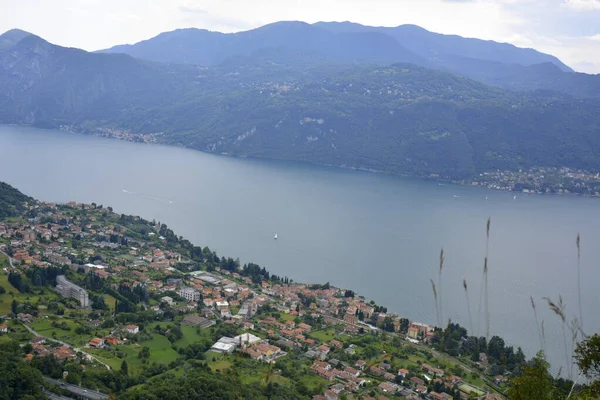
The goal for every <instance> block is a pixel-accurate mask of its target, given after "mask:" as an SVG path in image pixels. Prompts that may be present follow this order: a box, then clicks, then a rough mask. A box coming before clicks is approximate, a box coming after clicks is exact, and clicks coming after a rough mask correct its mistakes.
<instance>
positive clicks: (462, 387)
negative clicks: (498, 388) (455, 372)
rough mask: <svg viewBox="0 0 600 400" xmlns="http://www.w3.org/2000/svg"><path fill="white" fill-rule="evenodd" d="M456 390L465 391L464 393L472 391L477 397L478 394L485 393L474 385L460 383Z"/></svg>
mask: <svg viewBox="0 0 600 400" xmlns="http://www.w3.org/2000/svg"><path fill="white" fill-rule="evenodd" d="M458 390H460V391H461V392H465V393H466V394H469V395H470V394H471V393H474V394H475V395H477V397H479V396H483V395H484V394H485V393H484V392H482V391H481V390H479V389H477V388H476V387H475V386H471V385H468V384H466V383H465V384H462V385H460V386H459V387H458Z"/></svg>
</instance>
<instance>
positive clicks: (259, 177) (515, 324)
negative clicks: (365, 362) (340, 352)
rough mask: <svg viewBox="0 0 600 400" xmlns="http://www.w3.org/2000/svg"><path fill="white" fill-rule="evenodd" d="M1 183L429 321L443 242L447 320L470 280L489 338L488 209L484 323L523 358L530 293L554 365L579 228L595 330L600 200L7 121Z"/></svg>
mask: <svg viewBox="0 0 600 400" xmlns="http://www.w3.org/2000/svg"><path fill="white" fill-rule="evenodd" d="M0 180H2V181H5V182H8V183H10V184H12V185H13V186H15V187H17V188H19V189H20V190H21V191H23V192H25V193H27V194H29V195H31V196H34V197H36V198H38V199H42V200H46V201H55V202H66V201H70V200H74V201H78V202H86V203H91V202H96V203H98V204H103V205H104V206H109V205H110V206H112V207H113V208H114V209H115V211H116V212H120V213H126V214H134V215H140V216H142V217H144V218H147V219H150V220H152V219H156V220H157V221H161V222H163V223H166V224H167V225H168V226H169V227H171V228H173V229H174V230H175V231H176V232H177V233H178V234H180V235H183V236H184V237H186V238H188V239H190V240H191V241H192V242H193V243H194V244H197V245H201V246H209V247H210V248H211V249H213V250H216V251H217V252H218V253H219V255H223V256H231V257H239V258H240V260H241V261H242V263H244V262H250V261H252V262H256V263H258V264H260V265H263V266H266V267H267V269H268V270H270V271H271V272H272V273H275V274H277V275H280V276H288V277H290V278H291V279H294V280H296V281H301V282H314V283H325V282H331V284H333V285H335V286H339V287H344V288H351V289H353V290H355V291H356V292H357V293H359V294H361V295H364V296H366V297H368V298H370V299H373V300H375V301H376V302H377V303H378V304H381V305H385V306H387V307H388V309H389V310H388V311H389V312H397V313H398V314H400V315H401V316H403V317H407V318H409V319H411V320H418V321H422V322H428V323H435V322H436V320H437V317H436V311H435V306H434V299H433V295H432V289H431V284H430V279H434V281H435V282H436V285H437V275H438V264H439V253H440V248H441V247H443V248H444V250H445V255H446V261H445V264H444V269H443V274H442V280H443V284H442V287H441V288H440V287H438V292H440V293H439V295H440V296H441V298H442V299H443V305H442V314H443V318H444V320H447V319H448V318H451V319H452V320H453V321H456V322H459V323H460V324H461V325H463V326H465V327H467V328H468V329H469V330H470V326H471V323H470V322H469V317H468V311H467V310H468V308H467V300H466V298H465V297H466V296H465V292H464V290H463V287H462V280H463V278H466V279H467V282H468V285H469V296H470V301H471V313H472V314H473V318H472V319H473V331H474V332H475V333H479V334H483V335H485V328H484V325H485V324H484V322H483V318H479V317H478V316H477V314H478V312H477V310H478V309H479V304H480V288H481V285H482V272H483V259H484V253H485V242H486V241H485V226H486V220H487V218H488V217H491V218H492V226H491V234H490V246H489V304H490V315H491V318H490V319H491V321H490V331H491V333H492V334H498V335H500V336H502V337H503V338H504V339H505V340H506V341H507V342H509V344H512V345H515V346H522V347H523V348H524V350H525V352H526V353H527V355H532V354H534V353H535V352H536V351H537V350H539V349H540V341H539V339H538V333H537V328H536V323H535V320H534V316H533V311H532V308H531V305H530V299H529V297H530V296H533V298H534V299H535V300H536V301H537V306H538V307H537V308H538V314H539V319H540V320H542V319H543V320H544V321H545V322H544V324H545V331H546V340H547V348H548V353H549V359H550V361H551V362H552V363H553V364H554V365H555V366H556V365H558V364H560V363H564V350H563V344H562V343H563V342H562V331H561V325H560V321H559V319H558V317H557V316H555V315H553V314H551V313H550V312H549V311H548V307H547V306H546V305H544V304H543V302H542V297H544V296H549V297H551V298H553V299H557V298H558V295H559V294H560V295H562V296H563V298H564V300H565V302H566V303H567V309H566V310H567V316H568V318H569V319H572V318H574V317H576V316H577V315H578V311H577V310H578V308H577V269H576V260H577V250H576V245H575V238H576V235H577V233H578V232H580V233H581V247H582V253H581V265H582V267H581V270H582V272H581V274H582V284H581V291H582V299H583V312H584V327H585V329H586V331H587V332H592V331H595V332H598V331H600V314H599V313H598V312H597V306H598V304H600V291H598V289H597V283H598V282H600V267H599V265H598V262H597V260H599V259H600V246H597V245H594V243H595V242H596V240H598V239H599V238H600V218H598V213H599V211H600V199H594V198H586V197H575V196H540V195H524V194H517V198H516V199H513V194H512V193H504V192H498V191H490V190H487V189H482V188H473V187H463V186H457V185H450V184H448V185H443V184H438V183H436V182H430V181H423V180H417V179H409V178H399V177H393V176H386V175H380V174H372V173H363V172H357V171H348V170H341V169H334V168H326V167H317V166H310V165H303V164H293V163H285V162H276V161H264V160H250V159H238V158H229V157H224V156H217V155H211V154H205V153H201V152H197V151H193V150H188V149H182V148H177V147H167V146H159V145H146V144H138V143H128V142H122V141H117V140H111V139H102V138H97V137H90V136H79V135H74V134H68V133H64V132H59V131H51V130H39V129H32V128H23V127H12V126H0ZM275 233H277V234H278V240H274V239H273V237H274V235H275ZM478 322H479V323H478Z"/></svg>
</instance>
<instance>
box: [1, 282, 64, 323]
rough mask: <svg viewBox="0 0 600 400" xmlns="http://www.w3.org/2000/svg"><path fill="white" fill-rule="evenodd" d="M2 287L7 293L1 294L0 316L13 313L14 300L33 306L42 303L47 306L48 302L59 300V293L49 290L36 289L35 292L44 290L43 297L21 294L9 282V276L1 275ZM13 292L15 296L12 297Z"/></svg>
mask: <svg viewBox="0 0 600 400" xmlns="http://www.w3.org/2000/svg"><path fill="white" fill-rule="evenodd" d="M0 286H2V287H3V288H4V289H5V290H6V293H4V294H0V315H6V314H10V312H11V304H12V301H13V299H14V300H17V301H18V302H19V303H25V302H30V303H31V304H36V303H38V302H41V303H42V304H47V300H49V299H55V298H58V296H59V295H58V293H55V292H53V291H51V290H50V289H49V288H46V287H44V288H37V287H36V288H35V291H36V292H37V291H39V290H42V292H43V294H42V295H37V294H36V295H34V294H31V293H20V292H19V291H18V290H17V289H15V288H14V287H13V285H11V284H10V283H9V282H8V275H5V274H0ZM11 292H12V294H13V296H11V295H10V293H11Z"/></svg>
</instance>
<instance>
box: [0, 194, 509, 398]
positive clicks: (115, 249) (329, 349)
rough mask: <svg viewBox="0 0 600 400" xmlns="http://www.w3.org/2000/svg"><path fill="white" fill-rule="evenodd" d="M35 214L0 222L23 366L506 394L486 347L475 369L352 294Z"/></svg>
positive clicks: (368, 390) (378, 391) (341, 388)
mask: <svg viewBox="0 0 600 400" xmlns="http://www.w3.org/2000/svg"><path fill="white" fill-rule="evenodd" d="M27 209H28V211H27V212H26V213H25V215H24V216H23V217H20V218H12V219H8V220H6V221H5V222H1V223H0V251H2V254H0V257H3V259H2V260H0V265H2V266H3V268H2V270H3V271H2V275H0V286H2V287H3V288H4V290H2V294H1V295H0V300H1V302H0V315H1V316H2V317H1V318H2V319H3V321H4V322H1V323H0V335H3V337H0V340H2V339H4V340H6V339H8V338H10V339H12V340H17V341H19V342H20V343H21V344H26V345H28V346H29V345H30V346H31V347H30V350H31V351H30V352H29V353H28V354H27V355H26V357H25V358H26V360H33V359H35V358H41V357H45V356H47V355H53V356H55V358H56V359H57V360H59V361H60V362H63V363H64V362H75V364H78V365H79V366H80V367H83V368H84V369H86V368H87V369H94V368H95V369H103V368H106V369H118V368H120V367H121V368H123V366H122V365H123V362H124V361H125V362H126V363H127V364H128V365H129V367H128V368H129V372H130V373H132V372H133V373H142V372H143V373H146V372H147V370H148V369H150V367H153V368H156V369H157V371H156V372H158V374H162V373H166V372H167V371H168V370H170V369H173V368H175V369H176V370H177V368H181V365H182V363H183V362H184V361H183V360H185V359H188V360H189V359H199V360H205V362H206V363H207V365H208V366H209V367H210V368H211V369H212V370H213V371H221V372H225V371H227V370H229V368H232V367H234V366H238V365H246V364H247V363H251V364H247V365H249V366H250V367H249V368H246V369H244V368H238V369H237V371H239V372H238V373H240V374H242V375H245V376H246V379H247V380H248V381H250V382H252V381H255V382H256V381H258V382H264V381H266V383H269V382H272V383H277V384H279V385H281V386H285V385H286V384H287V383H289V382H292V381H293V382H294V384H295V385H296V386H295V387H296V390H297V391H298V392H299V393H300V394H302V395H305V396H306V397H307V398H311V397H312V398H313V399H315V400H322V399H327V400H333V399H338V398H339V399H342V398H343V399H379V400H383V399H392V398H406V399H432V400H445V399H468V398H482V399H487V400H493V399H501V398H503V397H501V396H500V395H499V394H498V393H500V392H502V390H503V388H504V387H505V382H506V378H505V377H504V376H500V375H497V376H494V375H493V373H494V371H493V370H491V368H488V367H489V365H488V362H487V357H486V354H485V352H482V353H481V354H480V357H479V359H478V360H475V361H473V360H470V359H469V356H466V357H463V358H461V359H455V358H452V357H450V356H449V355H447V354H443V353H441V352H439V351H436V350H435V349H434V347H435V346H434V347H432V345H434V344H435V343H436V342H439V336H440V334H441V332H442V331H441V330H439V329H437V328H436V327H435V326H432V325H429V324H425V323H419V322H417V321H409V320H408V319H406V318H402V317H401V316H400V315H398V314H396V313H390V312H388V310H387V309H386V308H385V307H383V306H379V305H377V304H375V303H374V302H372V301H368V300H367V299H365V298H363V297H361V296H358V295H356V294H355V293H354V292H353V291H352V290H349V289H340V288H336V287H334V286H332V285H330V284H329V283H326V284H305V283H297V282H294V281H293V280H291V279H289V278H287V277H278V276H275V275H271V274H270V273H269V272H268V271H266V270H265V269H264V268H261V267H259V266H258V265H256V264H245V265H240V263H239V261H237V260H233V259H231V258H228V259H226V258H224V257H221V258H219V257H218V256H217V255H216V253H214V252H212V251H211V250H210V249H209V248H207V247H204V248H200V247H196V246H193V245H192V244H191V243H189V242H188V241H186V240H185V239H183V238H181V237H177V236H176V235H175V234H174V233H173V232H172V231H171V230H170V229H168V227H167V226H166V225H164V224H161V223H160V222H157V221H145V220H143V219H142V218H140V217H132V216H125V215H121V214H117V213H114V212H113V210H112V209H111V208H110V207H106V208H105V207H103V206H101V205H96V204H92V205H86V204H79V203H75V202H71V203H67V204H52V203H35V204H28V205H27ZM436 337H437V339H436ZM511 351H512V348H511ZM477 354H479V353H477ZM240 360H248V361H243V362H242V361H240ZM158 364H161V365H162V367H156V365H158ZM502 372H503V373H504V372H505V371H502ZM69 376H70V375H69ZM65 379H67V380H68V379H71V381H70V383H75V384H81V382H80V381H77V380H76V379H77V378H76V375H75V373H74V374H73V377H72V378H69V377H68V376H67V378H65ZM92 389H98V390H100V391H106V388H103V387H95V388H92Z"/></svg>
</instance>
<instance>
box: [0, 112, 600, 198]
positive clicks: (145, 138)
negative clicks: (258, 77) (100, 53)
mask: <svg viewBox="0 0 600 400" xmlns="http://www.w3.org/2000/svg"><path fill="white" fill-rule="evenodd" d="M3 125H5V126H10V127H15V128H20V127H23V128H34V129H43V130H57V131H60V132H64V133H68V134H74V135H81V136H93V137H99V138H105V139H113V140H120V141H124V142H130V143H139V144H150V145H162V146H169V147H179V148H183V149H187V150H192V151H199V152H202V153H204V154H210V155H216V156H225V157H230V158H234V159H235V158H237V159H253V160H264V161H280V162H289V163H297V164H300V165H310V166H320V167H327V168H333V169H338V170H348V171H356V172H364V173H370V174H380V175H386V176H390V177H398V178H409V179H418V180H421V181H429V182H436V183H438V184H442V185H446V184H453V185H457V186H465V187H474V188H480V189H487V190H490V191H495V192H505V193H512V194H514V195H516V194H521V195H524V194H525V195H542V196H544V195H550V196H552V195H558V196H567V195H568V196H573V197H589V198H597V197H600V192H596V193H574V192H571V191H568V192H565V193H561V192H546V191H535V190H531V191H524V190H513V189H510V188H506V187H493V186H494V184H492V183H488V184H487V185H485V184H474V183H475V182H478V181H477V180H476V179H475V178H476V177H477V176H482V175H483V174H491V173H498V171H493V172H490V171H488V172H481V173H479V174H478V175H475V176H473V177H472V178H469V179H452V178H443V177H439V176H430V175H415V174H406V173H399V172H390V171H384V170H378V169H373V168H366V167H352V166H347V165H344V164H341V165H335V164H329V163H319V162H313V161H306V160H291V159H285V158H276V157H261V156H249V155H237V154H231V153H227V152H212V151H207V150H201V149H197V148H193V147H188V146H185V145H183V144H181V143H165V142H162V141H160V136H162V135H163V133H162V132H160V133H152V134H136V133H132V132H131V131H128V130H119V129H113V128H97V129H106V130H105V131H102V133H90V132H88V133H86V132H83V131H81V130H78V129H74V127H72V126H65V125H63V126H60V127H58V128H40V127H36V126H34V125H22V124H3ZM562 168H565V169H567V170H570V168H567V167H562ZM576 171H578V172H580V173H586V174H590V173H589V172H588V171H579V170H576ZM502 173H506V174H509V173H510V174H515V173H517V171H508V170H507V171H503V172H502ZM431 175H435V174H431Z"/></svg>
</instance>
